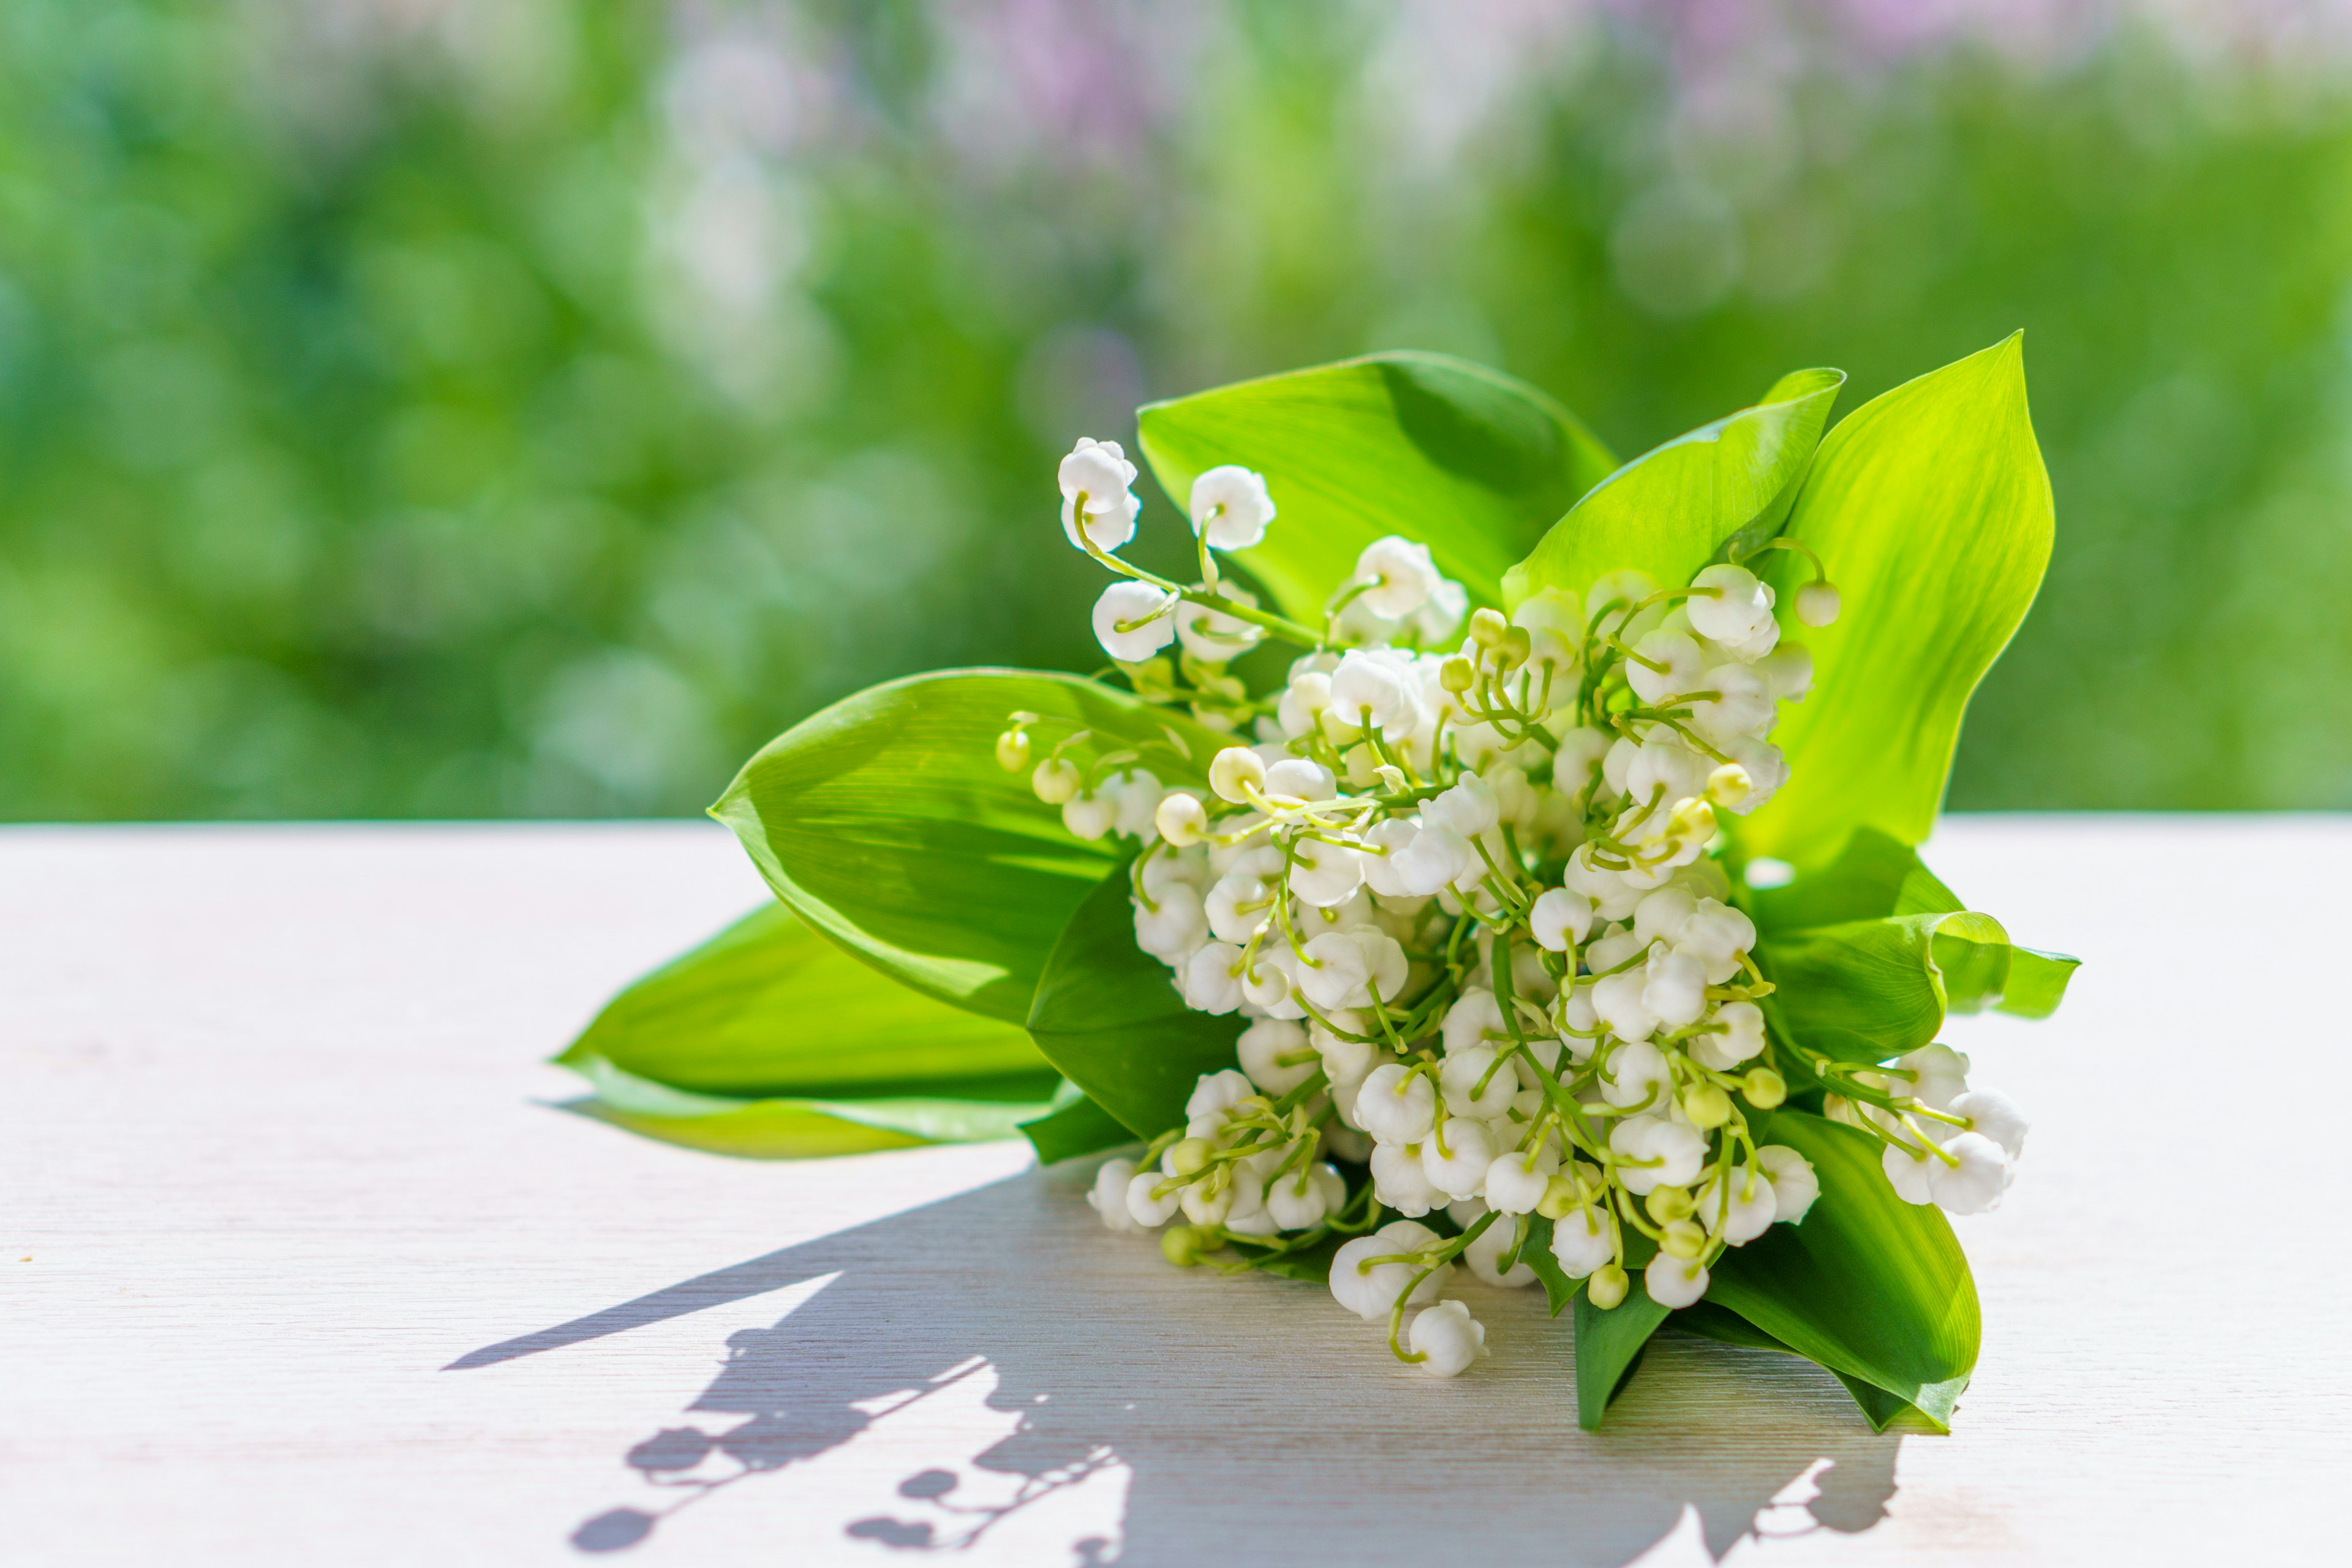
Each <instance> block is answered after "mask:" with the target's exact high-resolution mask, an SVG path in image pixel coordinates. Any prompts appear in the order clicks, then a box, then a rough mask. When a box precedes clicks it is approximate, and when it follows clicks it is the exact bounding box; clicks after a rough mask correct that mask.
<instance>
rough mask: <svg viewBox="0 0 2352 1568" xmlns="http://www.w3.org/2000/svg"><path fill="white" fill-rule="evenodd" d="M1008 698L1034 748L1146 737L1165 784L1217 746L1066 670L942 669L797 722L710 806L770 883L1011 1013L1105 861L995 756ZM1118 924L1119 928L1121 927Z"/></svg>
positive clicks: (1126, 744)
mask: <svg viewBox="0 0 2352 1568" xmlns="http://www.w3.org/2000/svg"><path fill="white" fill-rule="evenodd" d="M1015 710H1029V711H1032V712H1035V713H1039V714H1043V715H1044V716H1045V722H1044V723H1042V724H1040V725H1038V726H1037V727H1036V728H1035V729H1034V731H1032V733H1033V735H1034V737H1035V738H1036V740H1037V742H1040V743H1039V744H1038V745H1037V748H1036V749H1037V752H1038V754H1039V756H1040V757H1041V758H1042V756H1043V755H1044V753H1045V751H1046V749H1047V748H1048V747H1050V746H1051V745H1052V744H1053V743H1054V742H1058V741H1061V740H1062V739H1064V738H1065V737H1066V736H1068V735H1070V734H1072V733H1074V732H1075V731H1077V730H1079V729H1085V730H1087V731H1090V732H1091V733H1092V735H1093V739H1092V740H1091V741H1090V742H1087V743H1086V744H1085V745H1083V746H1080V747H1077V748H1075V749H1074V750H1073V751H1072V752H1070V753H1069V754H1070V755H1071V756H1072V757H1073V758H1074V760H1076V761H1077V762H1078V763H1081V765H1084V764H1086V763H1089V762H1091V761H1092V760H1094V759H1096V758H1099V757H1101V756H1103V755H1105V754H1107V753H1108V752H1112V751H1114V750H1117V749H1124V748H1141V749H1142V750H1143V752H1144V755H1143V758H1142V765H1143V766H1145V767H1148V768H1149V769H1150V771H1151V772H1152V773H1155V774H1157V775H1158V776H1159V777H1160V780H1161V781H1162V782H1163V783H1168V784H1197V783H1200V782H1201V781H1202V778H1203V776H1204V775H1203V773H1202V769H1204V768H1205V767H1206V766H1207V765H1208V761H1209V758H1210V757H1211V756H1212V755H1213V754H1214V753H1215V752H1216V750H1217V748H1218V747H1219V746H1220V745H1222V744H1223V740H1222V738H1221V737H1219V736H1216V735H1214V734H1212V733H1211V732H1210V731H1206V730H1203V729H1202V728H1201V727H1200V726H1199V725H1197V724H1194V723H1192V722H1191V721H1189V720H1186V719H1183V718H1181V717H1178V716H1175V715H1173V714H1171V713H1170V712H1169V711H1168V710H1165V709H1160V708H1154V707H1150V706H1149V705H1147V704H1145V703H1142V702H1140V701H1139V700H1136V699H1135V698H1133V697H1131V696H1129V695H1128V694H1127V693H1125V692H1121V691H1114V690H1112V689H1110V688H1108V687H1107V686H1101V685H1097V684H1096V683H1095V682H1093V681H1090V680H1082V679H1078V678H1077V677H1076V676H1068V675H1052V674H1040V673H1034V672H1031V671H1024V670H1009V669H978V670H970V669H967V670H949V671H944V672H941V673H937V674H931V675H919V676H916V677H913V678H912V679H906V680H894V681H891V682H890V683H888V684H887V685H884V686H877V687H873V688H871V689H867V690H866V691H861V692H859V693H858V694H857V695H856V696H855V697H852V698H849V699H848V700H845V701H842V702H837V703H835V704H834V705H833V706H832V707H830V708H828V709H826V710H824V712H822V713H819V714H817V715H816V716H815V717H814V718H812V719H809V720H806V721H803V722H802V723H799V724H796V725H794V726H793V728H792V729H790V730H788V731H785V732H784V733H783V734H782V735H780V736H778V737H777V738H776V739H775V740H773V741H771V742H768V744H767V745H766V746H764V747H762V748H761V751H760V753H759V754H758V755H757V756H755V757H753V758H752V759H751V761H750V762H749V763H745V764H744V765H743V771H742V772H741V773H738V774H737V775H736V777H735V782H734V783H733V784H730V785H729V786H728V789H727V793H726V794H725V795H723V796H721V797H720V798H719V804H718V805H714V806H712V807H711V815H712V816H716V817H717V818H719V820H720V821H721V822H724V823H725V824H727V826H730V827H731V828H733V829H734V830H735V834H736V837H739V838H740V839H741V840H742V841H743V847H745V848H746V849H748V850H749V851H751V858H752V860H753V861H755V862H756V863H757V864H758V866H759V868H760V871H761V875H763V876H764V877H766V878H767V879H768V885H769V886H770V887H772V888H773V889H775V890H776V895H777V896H778V897H779V898H781V899H782V900H784V902H785V903H787V904H790V905H791V906H792V907H793V910H795V911H797V912H798V913H799V914H800V916H801V917H802V918H803V920H805V921H808V922H809V924H811V925H812V926H814V927H815V928H816V929H817V930H818V931H822V932H824V934H825V935H826V936H828V937H830V938H831V939H833V940H834V941H835V942H839V943H840V944H841V945H842V946H843V947H844V948H845V949H846V950H848V951H849V952H853V953H856V955H857V956H858V957H860V958H862V959H864V960H865V961H866V963H871V964H873V965H874V966H875V967H876V968H877V969H879V970H881V971H882V972H883V973H886V974H888V975H891V976H893V977H895V978H897V979H898V980H900V981H902V982H904V983H905V984H908V985H911V986H913V987H915V988H916V989H917V990H919V991H921V992H924V993H926V994H929V995H932V996H936V997H938V998H940V1000H942V1001H946V1002H951V1003H953V1004H955V1005H957V1006H960V1007H965V1008H969V1009H971V1011H973V1012H976V1013H982V1014H985V1015H987V1016H989V1017H992V1018H998V1019H1003V1020H1004V1021H1005V1022H1007V1023H1013V1024H1019V1023H1023V1022H1024V1021H1025V1020H1026V1019H1027V1017H1028V1016H1029V998H1030V996H1031V994H1032V993H1033V992H1034V990H1035V988H1036V983H1037V976H1038V975H1039V973H1042V972H1043V971H1044V969H1045V958H1046V955H1047V954H1048V953H1050V952H1052V951H1053V949H1054V943H1055V941H1056V939H1057V938H1058V937H1059V936H1060V934H1061V931H1062V928H1063V927H1064V926H1065V925H1066V924H1067V923H1068V922H1069V918H1070V912H1071V911H1072V910H1075V909H1076V908H1077V907H1078V903H1079V901H1080V900H1083V899H1084V898H1086V896H1087V894H1088V893H1089V892H1091V891H1093V889H1094V888H1095V885H1096V884H1097V883H1098V882H1100V881H1101V880H1102V879H1103V877H1104V875H1105V874H1106V873H1108V871H1109V870H1110V868H1111V867H1112V866H1113V865H1114V864H1115V863H1116V859H1117V856H1118V850H1117V849H1116V848H1115V847H1112V846H1110V845H1109V844H1108V843H1102V844H1087V843H1084V842H1081V841H1080V840H1078V839H1076V838H1075V837H1072V836H1071V835H1070V834H1069V833H1067V832H1066V831H1065V830H1064V828H1063V826H1062V822H1061V813H1060V812H1059V810H1058V809H1057V808H1055V807H1053V806H1049V805H1045V804H1044V803H1043V802H1041V801H1039V800H1038V799H1037V798H1036V797H1035V795H1033V794H1032V793H1031V791H1030V787H1029V780H1028V777H1027V775H1026V774H1025V773H1006V772H1005V771H1004V770H1003V769H1002V768H1000V767H998V766H997V764H996V758H995V745H996V737H997V735H998V733H999V732H1000V731H1003V729H1004V728H1005V721H1006V716H1007V715H1008V714H1010V713H1012V712H1013V711H1015ZM1121 924H1122V928H1123V929H1124V928H1125V924H1126V922H1124V921H1122V922H1121Z"/></svg>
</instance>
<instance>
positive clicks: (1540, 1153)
mask: <svg viewBox="0 0 2352 1568" xmlns="http://www.w3.org/2000/svg"><path fill="white" fill-rule="evenodd" d="M1558 1170H1559V1155H1558V1154H1557V1153H1555V1152H1553V1151H1552V1147H1551V1144H1550V1142H1549V1141H1547V1142H1544V1143H1543V1144H1541V1145H1539V1146H1538V1147H1537V1148H1533V1149H1527V1150H1517V1149H1515V1150H1512V1151H1511V1152H1508V1153H1505V1154H1497V1155H1496V1156H1495V1163H1493V1164H1491V1165H1489V1166H1487V1167H1486V1201H1487V1202H1488V1203H1489V1204H1491V1205H1494V1207H1495V1208H1496V1210H1497V1211H1499V1212H1500V1213H1503V1214H1514V1215H1516V1214H1533V1213H1534V1212H1535V1207H1536V1205H1538V1204H1539V1203H1541V1202H1542V1201H1543V1195H1544V1193H1545V1191H1546V1189H1547V1188H1549V1186H1550V1185H1551V1178H1552V1175H1553V1173H1556V1172H1557V1171H1558Z"/></svg>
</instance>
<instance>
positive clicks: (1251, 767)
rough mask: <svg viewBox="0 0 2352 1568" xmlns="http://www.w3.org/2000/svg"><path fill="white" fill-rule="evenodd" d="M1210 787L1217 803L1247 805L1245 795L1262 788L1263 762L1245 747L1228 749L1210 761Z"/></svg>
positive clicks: (1263, 778) (1261, 758) (1263, 786)
mask: <svg viewBox="0 0 2352 1568" xmlns="http://www.w3.org/2000/svg"><path fill="white" fill-rule="evenodd" d="M1209 787H1210V788H1211V789H1212V790H1214V791H1215V792H1216V795H1217V798H1218V799H1219V800H1227V801H1231V802H1233V804H1234V805H1248V804H1249V794H1248V792H1249V791H1250V790H1260V791H1263V790H1264V788H1265V758H1263V757H1261V756H1259V755H1258V754H1257V753H1256V752H1253V751H1251V750H1250V749H1249V748H1248V747H1247V746H1227V747H1226V748H1225V749H1224V750H1223V751H1222V752H1218V753H1217V754H1216V755H1215V756H1213V757H1212V758H1210V759H1209Z"/></svg>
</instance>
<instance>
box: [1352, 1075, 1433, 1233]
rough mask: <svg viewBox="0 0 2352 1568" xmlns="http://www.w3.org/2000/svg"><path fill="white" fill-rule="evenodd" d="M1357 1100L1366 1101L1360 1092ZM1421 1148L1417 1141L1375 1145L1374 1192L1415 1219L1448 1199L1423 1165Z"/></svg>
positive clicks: (1393, 1207) (1373, 1165)
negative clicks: (1432, 1180) (1438, 1188)
mask: <svg viewBox="0 0 2352 1568" xmlns="http://www.w3.org/2000/svg"><path fill="white" fill-rule="evenodd" d="M1357 1103H1358V1104H1361V1103H1363V1097H1362V1095H1361V1094H1359V1095H1358V1096H1357ZM1421 1149H1422V1146H1421V1145H1420V1144H1418V1143H1380V1144H1376V1145H1374V1146H1373V1149H1372V1159H1371V1170H1372V1196H1374V1197H1375V1198H1378V1199H1379V1200H1380V1201H1381V1203H1383V1204H1386V1205H1388V1206H1389V1207H1391V1208H1392V1209H1394V1210H1396V1212H1397V1213H1399V1214H1401V1215H1405V1216H1406V1217H1408V1218H1412V1219H1418V1218H1419V1217H1421V1216H1422V1215H1425V1214H1427V1213H1428V1212H1429V1211H1430V1210H1432V1209H1439V1208H1444V1206H1445V1202H1446V1194H1444V1193H1442V1192H1440V1191H1438V1190H1437V1187H1436V1185H1435V1184H1433V1183H1432V1182H1431V1181H1430V1179H1429V1173H1428V1172H1427V1171H1426V1170H1424V1169H1423V1167H1422V1163H1421Z"/></svg>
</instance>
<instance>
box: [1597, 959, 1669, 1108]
mask: <svg viewBox="0 0 2352 1568" xmlns="http://www.w3.org/2000/svg"><path fill="white" fill-rule="evenodd" d="M1636 973H1639V972H1638V971H1637V972H1636ZM1674 1091H1675V1086H1674V1079H1673V1076H1672V1075H1671V1074H1669V1073H1668V1072H1667V1070H1666V1058H1665V1054H1664V1052H1662V1051H1660V1050H1659V1049H1658V1047H1655V1046H1654V1045H1652V1044H1650V1042H1649V1041H1647V1040H1633V1041H1631V1042H1628V1043H1627V1044H1624V1045H1621V1046H1619V1047H1617V1048H1616V1049H1615V1050H1613V1051H1612V1052H1610V1053H1609V1065H1608V1066H1607V1067H1604V1068H1601V1099H1603V1100H1607V1101H1608V1102H1609V1103H1610V1104H1612V1105H1616V1106H1633V1105H1642V1104H1645V1103H1646V1104H1648V1105H1650V1106H1652V1107H1653V1108H1658V1107H1663V1106H1664V1105H1665V1104H1666V1103H1667V1102H1668V1101H1670V1100H1673V1099H1674Z"/></svg>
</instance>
